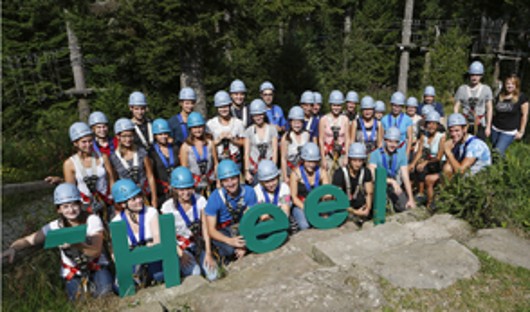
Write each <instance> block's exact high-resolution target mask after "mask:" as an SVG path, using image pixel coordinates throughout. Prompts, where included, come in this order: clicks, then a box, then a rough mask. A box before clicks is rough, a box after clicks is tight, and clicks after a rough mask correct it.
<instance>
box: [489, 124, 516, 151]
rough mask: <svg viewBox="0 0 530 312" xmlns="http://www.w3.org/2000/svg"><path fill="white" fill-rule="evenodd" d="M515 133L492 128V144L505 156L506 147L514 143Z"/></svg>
mask: <svg viewBox="0 0 530 312" xmlns="http://www.w3.org/2000/svg"><path fill="white" fill-rule="evenodd" d="M514 139H515V135H510V134H506V133H502V132H499V131H496V130H495V129H493V128H492V129H491V145H492V146H493V148H494V149H496V150H497V151H498V152H499V154H500V155H501V156H502V157H504V155H505V153H506V149H507V148H508V146H510V144H512V142H513V140H514Z"/></svg>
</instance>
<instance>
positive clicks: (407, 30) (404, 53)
mask: <svg viewBox="0 0 530 312" xmlns="http://www.w3.org/2000/svg"><path fill="white" fill-rule="evenodd" d="M413 9H414V0H407V2H406V3H405V17H404V19H403V31H402V33H401V45H400V47H399V48H400V50H401V57H400V59H399V79H398V90H399V91H401V92H403V93H406V92H407V80H408V74H409V53H410V52H409V48H410V37H411V35H412V12H413Z"/></svg>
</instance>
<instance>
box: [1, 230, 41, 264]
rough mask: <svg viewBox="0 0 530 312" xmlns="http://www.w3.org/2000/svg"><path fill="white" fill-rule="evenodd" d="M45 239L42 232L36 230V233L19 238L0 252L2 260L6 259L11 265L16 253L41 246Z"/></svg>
mask: <svg viewBox="0 0 530 312" xmlns="http://www.w3.org/2000/svg"><path fill="white" fill-rule="evenodd" d="M45 238H46V236H45V235H44V232H42V230H38V231H37V232H34V233H32V234H30V235H28V236H25V237H22V238H19V239H17V240H16V241H14V242H13V243H12V244H11V246H9V248H8V249H6V250H4V252H2V259H3V258H4V257H6V258H8V260H9V263H13V260H14V259H15V254H16V252H17V251H21V250H24V249H26V248H29V247H32V246H37V245H42V244H44V240H45Z"/></svg>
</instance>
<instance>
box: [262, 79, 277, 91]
mask: <svg viewBox="0 0 530 312" xmlns="http://www.w3.org/2000/svg"><path fill="white" fill-rule="evenodd" d="M265 90H272V91H274V85H273V84H272V82H270V81H265V82H263V83H262V84H261V85H260V86H259V92H260V93H261V92H263V91H265Z"/></svg>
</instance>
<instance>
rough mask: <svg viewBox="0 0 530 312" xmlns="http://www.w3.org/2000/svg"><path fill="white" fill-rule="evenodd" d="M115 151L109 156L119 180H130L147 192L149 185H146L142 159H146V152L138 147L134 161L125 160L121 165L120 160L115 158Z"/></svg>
mask: <svg viewBox="0 0 530 312" xmlns="http://www.w3.org/2000/svg"><path fill="white" fill-rule="evenodd" d="M117 151H118V150H116V151H115V152H114V153H112V154H111V155H110V163H111V164H112V166H113V167H114V169H115V170H116V173H117V174H118V178H119V179H131V180H133V181H135V182H137V184H138V186H140V187H144V186H145V190H146V191H148V192H149V191H150V190H149V185H148V184H147V176H146V173H145V166H144V159H145V157H147V152H146V151H145V149H144V148H143V147H138V149H137V151H136V156H135V157H136V161H137V163H135V162H136V161H135V159H134V157H133V159H129V160H125V163H126V164H124V163H122V161H121V160H120V158H119V157H118V156H117V154H116V152H117Z"/></svg>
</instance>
